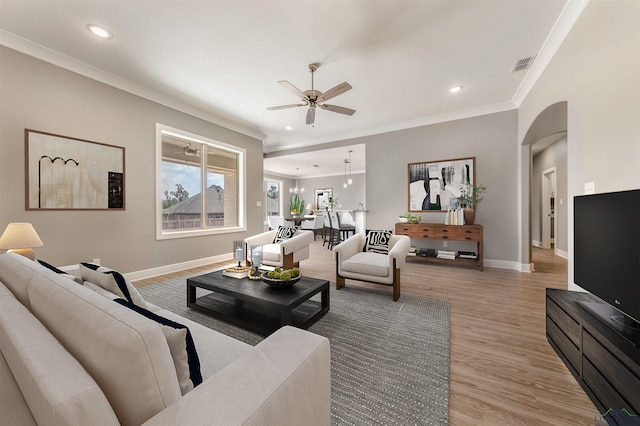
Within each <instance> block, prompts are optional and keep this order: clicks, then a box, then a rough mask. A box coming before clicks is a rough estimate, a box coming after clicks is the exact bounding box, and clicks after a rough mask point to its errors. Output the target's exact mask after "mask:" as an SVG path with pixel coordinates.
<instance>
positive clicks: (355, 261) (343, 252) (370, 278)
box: [333, 233, 411, 301]
mask: <svg viewBox="0 0 640 426" xmlns="http://www.w3.org/2000/svg"><path fill="white" fill-rule="evenodd" d="M384 240H385V241H383V243H384V244H381V245H380V246H375V244H374V245H373V246H372V245H371V244H369V242H370V241H368V240H367V238H366V236H365V234H363V233H358V234H355V235H353V236H351V237H349V238H348V239H346V240H345V241H343V242H341V243H340V244H338V245H337V246H335V247H334V248H333V252H334V254H335V259H336V289H338V290H339V289H341V288H342V287H344V286H345V278H349V279H352V280H358V281H366V282H370V283H375V284H383V285H390V286H392V287H393V300H394V301H397V300H398V298H399V297H400V271H401V270H402V267H403V266H404V264H405V259H406V257H407V254H408V253H409V248H410V246H411V239H410V238H409V237H407V236H406V235H393V234H391V233H389V234H388V235H387V236H386V238H384ZM365 243H367V244H368V245H369V247H365ZM383 246H386V248H387V249H388V253H384V247H383ZM366 249H371V250H372V251H363V250H366ZM376 251H378V252H376Z"/></svg>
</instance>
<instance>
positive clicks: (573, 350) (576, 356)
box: [547, 317, 581, 374]
mask: <svg viewBox="0 0 640 426" xmlns="http://www.w3.org/2000/svg"><path fill="white" fill-rule="evenodd" d="M547 336H548V337H549V338H550V339H551V340H552V341H553V343H555V344H556V346H558V348H559V349H560V352H562V354H563V355H564V356H565V358H567V360H568V361H569V363H570V364H571V366H572V367H573V369H574V370H575V371H577V372H578V374H580V361H581V357H580V349H578V347H577V346H575V345H574V344H573V343H572V342H571V340H569V339H568V338H567V336H566V335H565V334H564V333H563V332H562V330H560V329H559V328H558V326H557V325H556V323H554V322H553V321H552V320H551V318H549V317H547Z"/></svg>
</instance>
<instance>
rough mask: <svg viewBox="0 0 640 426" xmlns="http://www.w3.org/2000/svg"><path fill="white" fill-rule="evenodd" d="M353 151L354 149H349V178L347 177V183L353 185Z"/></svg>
mask: <svg viewBox="0 0 640 426" xmlns="http://www.w3.org/2000/svg"><path fill="white" fill-rule="evenodd" d="M352 152H353V151H352V150H349V179H347V183H348V184H349V185H353V179H351V153H352Z"/></svg>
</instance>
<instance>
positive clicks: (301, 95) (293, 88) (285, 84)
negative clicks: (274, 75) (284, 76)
mask: <svg viewBox="0 0 640 426" xmlns="http://www.w3.org/2000/svg"><path fill="white" fill-rule="evenodd" d="M278 83H280V84H281V85H282V86H283V87H285V88H286V89H288V90H290V91H292V92H293V93H295V94H296V96H297V97H299V98H300V99H302V100H303V101H308V100H309V99H307V97H306V96H305V94H304V93H302V91H301V90H300V89H298V88H297V87H296V86H294V85H293V84H291V83H289V82H288V81H287V80H280V81H279V82H278Z"/></svg>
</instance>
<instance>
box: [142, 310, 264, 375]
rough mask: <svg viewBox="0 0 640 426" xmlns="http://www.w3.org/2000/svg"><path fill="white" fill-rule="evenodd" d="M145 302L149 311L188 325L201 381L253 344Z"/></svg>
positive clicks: (229, 362) (243, 352)
mask: <svg viewBox="0 0 640 426" xmlns="http://www.w3.org/2000/svg"><path fill="white" fill-rule="evenodd" d="M147 304H148V305H149V310H150V311H152V312H155V313H157V314H158V315H162V316H163V317H165V318H168V319H171V320H174V321H177V322H179V323H180V324H184V325H185V326H187V327H189V331H190V332H191V335H192V336H193V341H194V342H195V345H196V348H197V349H198V358H199V359H200V371H201V373H202V379H203V381H206V380H207V379H208V378H210V377H212V376H213V375H214V374H216V373H217V372H218V371H220V370H222V369H224V368H225V367H227V366H228V365H229V364H232V363H233V362H234V361H236V360H237V359H238V358H240V357H241V356H242V355H244V354H245V353H247V352H250V351H251V350H252V348H253V346H251V345H249V344H247V343H244V342H242V341H240V340H237V339H234V338H233V337H230V336H227V335H226V334H222V333H220V332H218V331H216V330H213V329H211V328H209V327H205V326H204V325H202V324H198V323H197V322H194V321H191V320H190V319H189V318H185V317H182V316H180V315H178V314H176V313H174V312H171V311H168V310H166V309H161V308H159V307H158V306H155V305H154V304H152V303H147Z"/></svg>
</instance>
